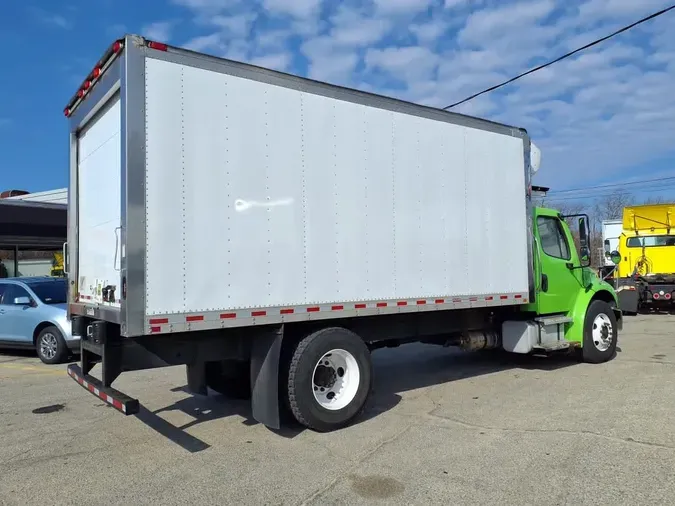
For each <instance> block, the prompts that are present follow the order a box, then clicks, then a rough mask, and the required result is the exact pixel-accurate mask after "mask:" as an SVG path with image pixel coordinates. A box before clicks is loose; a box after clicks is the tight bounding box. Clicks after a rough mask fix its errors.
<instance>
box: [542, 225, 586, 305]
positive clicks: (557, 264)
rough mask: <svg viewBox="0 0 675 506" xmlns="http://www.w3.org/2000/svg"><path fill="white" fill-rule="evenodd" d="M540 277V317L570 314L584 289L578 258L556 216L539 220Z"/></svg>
mask: <svg viewBox="0 0 675 506" xmlns="http://www.w3.org/2000/svg"><path fill="white" fill-rule="evenodd" d="M535 234H536V239H537V249H538V251H537V257H538V259H539V275H540V280H539V282H538V292H537V299H536V300H537V312H538V313H539V314H541V315H545V314H554V313H568V312H569V311H571V310H572V308H573V306H574V302H575V299H576V295H577V294H578V293H579V290H580V288H582V287H583V278H582V271H581V269H578V268H577V269H572V268H571V267H578V266H579V257H578V255H577V252H576V249H575V247H574V241H573V240H572V236H571V234H570V233H569V228H568V227H567V226H566V225H564V224H563V222H562V220H561V219H560V218H559V217H558V216H556V215H550V216H549V215H538V216H537V218H536V232H535Z"/></svg>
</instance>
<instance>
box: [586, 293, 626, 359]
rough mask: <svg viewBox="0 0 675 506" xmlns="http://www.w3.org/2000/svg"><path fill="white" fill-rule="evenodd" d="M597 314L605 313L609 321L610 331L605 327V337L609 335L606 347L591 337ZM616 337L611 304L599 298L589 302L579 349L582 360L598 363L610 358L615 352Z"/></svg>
mask: <svg viewBox="0 0 675 506" xmlns="http://www.w3.org/2000/svg"><path fill="white" fill-rule="evenodd" d="M599 315H605V317H606V318H605V319H606V320H609V322H610V323H611V331H610V330H609V329H606V330H608V333H607V337H610V336H611V342H610V343H609V346H608V347H606V348H605V347H604V346H601V342H600V341H598V342H596V341H595V339H594V337H593V330H594V327H595V326H596V318H597V317H598V316H599ZM617 338H618V329H617V321H616V315H615V314H614V311H613V309H612V306H611V305H610V304H608V303H607V302H604V301H601V300H596V301H593V302H591V305H590V306H588V309H587V310H586V319H585V320H584V343H583V347H582V349H581V352H582V357H583V360H584V362H588V363H591V364H600V363H602V362H607V361H608V360H611V359H612V358H613V357H614V355H615V354H616V344H617Z"/></svg>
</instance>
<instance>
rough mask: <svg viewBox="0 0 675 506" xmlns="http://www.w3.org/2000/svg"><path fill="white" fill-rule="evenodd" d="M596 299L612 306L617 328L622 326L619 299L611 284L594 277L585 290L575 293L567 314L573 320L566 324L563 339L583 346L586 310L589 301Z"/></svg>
mask: <svg viewBox="0 0 675 506" xmlns="http://www.w3.org/2000/svg"><path fill="white" fill-rule="evenodd" d="M596 300H602V301H605V302H607V303H609V304H610V305H611V306H612V307H613V308H614V314H615V316H616V319H617V323H618V328H619V330H621V328H622V326H623V317H622V315H621V311H620V310H619V309H618V307H619V300H618V298H617V295H616V292H615V291H614V289H613V288H612V286H611V285H609V284H608V283H605V282H604V281H600V280H599V279H597V278H596V279H595V280H593V282H592V283H591V285H590V286H589V287H588V288H587V289H586V290H580V291H579V294H578V295H577V298H576V300H575V302H574V308H573V309H572V311H571V312H570V314H569V315H568V316H569V317H571V318H572V320H573V321H572V323H568V324H567V325H566V329H565V339H566V340H567V341H570V342H573V343H578V344H579V346H583V344H584V321H585V320H586V311H587V310H588V306H590V305H591V302H593V301H596Z"/></svg>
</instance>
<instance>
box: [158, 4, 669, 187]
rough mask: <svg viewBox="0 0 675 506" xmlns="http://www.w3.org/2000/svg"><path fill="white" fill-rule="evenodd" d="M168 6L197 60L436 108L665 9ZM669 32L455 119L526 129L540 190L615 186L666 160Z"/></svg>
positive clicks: (578, 61) (650, 29)
mask: <svg viewBox="0 0 675 506" xmlns="http://www.w3.org/2000/svg"><path fill="white" fill-rule="evenodd" d="M171 1H172V2H174V3H175V4H179V5H182V6H183V7H185V8H186V9H189V10H190V12H191V13H192V14H193V16H192V18H191V19H192V22H193V27H194V28H196V29H197V30H198V33H197V35H198V36H197V37H196V38H194V39H192V40H190V41H189V42H187V45H188V47H190V48H192V49H195V50H199V51H207V52H210V53H213V54H217V55H219V56H227V57H230V58H235V59H241V60H244V61H249V62H251V63H254V64H256V65H261V66H264V67H270V68H275V69H279V70H285V71H289V72H294V73H300V74H304V75H306V76H308V77H311V78H313V79H319V80H325V81H329V82H332V83H336V84H341V85H347V86H352V87H356V88H360V89H363V90H366V91H371V92H375V93H382V94H388V95H395V96H397V97H400V98H404V99H407V100H411V101H414V102H419V103H423V104H427V105H432V106H438V107H443V106H446V105H448V104H450V103H453V102H455V101H458V100H460V99H463V98H465V97H466V96H469V95H471V94H473V93H475V92H477V91H480V90H482V89H484V88H487V87H489V86H492V85H494V84H497V83H499V82H501V81H503V80H505V79H507V78H509V77H511V76H513V75H515V74H518V73H520V72H522V71H524V70H526V69H528V68H531V67H533V66H535V65H538V64H541V63H543V62H545V61H547V60H549V59H552V58H554V57H556V56H559V55H561V54H563V53H565V52H567V51H569V50H570V49H573V48H576V47H578V46H580V45H583V44H586V43H588V42H590V41H591V40H593V39H595V38H598V37H601V36H603V35H605V34H607V33H609V32H611V31H613V30H616V29H617V28H618V27H619V26H621V25H623V24H627V23H629V22H631V21H633V20H635V19H638V18H640V17H642V16H645V15H647V14H649V13H650V12H652V11H655V10H657V9H659V8H662V7H664V6H665V5H666V4H668V0H641V1H640V2H637V1H634V0H575V1H573V2H562V1H560V2H555V1H554V0H341V1H340V2H330V1H328V0H171ZM176 30H178V28H176ZM673 32H675V15H667V16H663V17H661V18H659V19H657V20H654V21H652V22H650V23H648V24H645V25H643V26H642V27H640V29H639V30H634V31H631V32H628V33H624V34H622V35H620V36H619V37H617V38H615V39H614V40H612V41H608V42H605V43H603V44H602V45H599V46H597V47H594V48H592V49H591V50H588V51H586V52H584V53H581V54H579V55H575V56H574V57H572V58H569V59H567V60H564V61H562V62H560V63H557V64H555V65H553V66H551V67H548V68H546V69H544V70H542V71H540V72H537V73H535V74H532V75H529V76H527V77H525V78H523V79H521V80H519V81H517V82H515V83H513V84H510V85H508V86H506V87H504V88H501V89H499V90H497V91H495V92H493V93H490V94H486V95H483V96H480V97H478V98H476V99H474V100H472V101H470V102H468V103H466V104H463V105H461V106H460V107H457V108H456V109H455V112H462V113H466V114H472V115H477V116H481V117H486V118H489V119H493V120H495V121H500V122H504V123H507V124H511V125H515V126H519V127H524V128H527V129H528V131H530V133H531V135H532V136H533V138H534V139H535V140H536V141H537V143H538V144H539V145H540V146H541V147H542V148H543V149H544V157H545V158H544V160H545V162H544V166H543V167H542V170H541V171H540V176H539V177H540V178H541V180H542V181H543V183H542V184H550V185H551V186H554V187H560V186H565V185H566V186H583V185H584V184H585V183H586V182H587V181H589V182H590V181H592V180H593V179H602V178H603V177H610V176H613V177H621V175H622V174H628V173H631V172H633V171H635V170H637V168H640V167H644V166H648V164H649V161H650V160H652V159H656V158H659V157H663V156H667V155H668V154H669V153H671V152H673V151H674V150H675V146H674V145H673V134H672V132H675V94H673V93H672V92H671V91H670V90H671V89H672V87H673V83H674V82H675V37H673V36H672V34H673ZM673 173H674V174H675V169H674V172H673Z"/></svg>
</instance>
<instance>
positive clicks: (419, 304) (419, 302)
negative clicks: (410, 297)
mask: <svg viewBox="0 0 675 506" xmlns="http://www.w3.org/2000/svg"><path fill="white" fill-rule="evenodd" d="M426 303H427V301H426V300H418V301H417V305H418V306H423V305H424V304H426Z"/></svg>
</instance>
